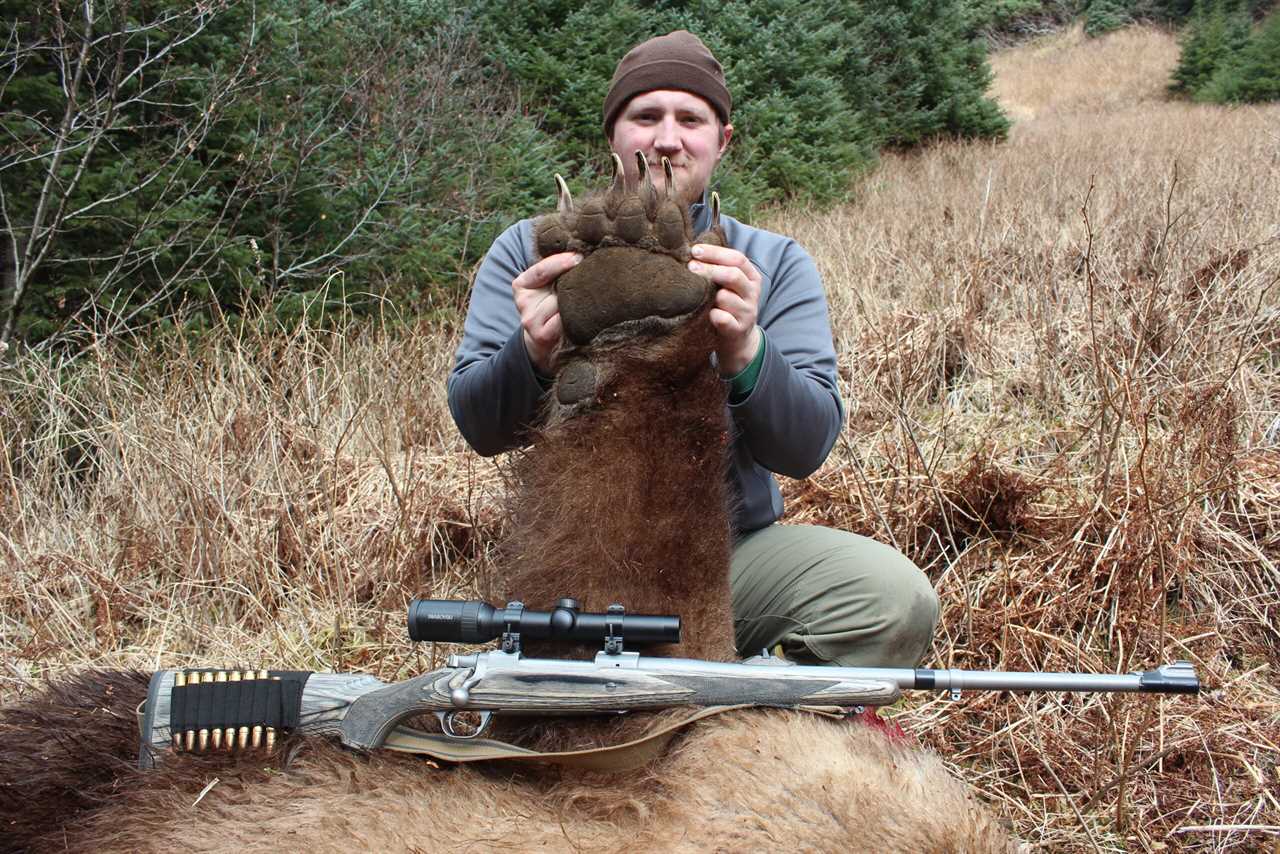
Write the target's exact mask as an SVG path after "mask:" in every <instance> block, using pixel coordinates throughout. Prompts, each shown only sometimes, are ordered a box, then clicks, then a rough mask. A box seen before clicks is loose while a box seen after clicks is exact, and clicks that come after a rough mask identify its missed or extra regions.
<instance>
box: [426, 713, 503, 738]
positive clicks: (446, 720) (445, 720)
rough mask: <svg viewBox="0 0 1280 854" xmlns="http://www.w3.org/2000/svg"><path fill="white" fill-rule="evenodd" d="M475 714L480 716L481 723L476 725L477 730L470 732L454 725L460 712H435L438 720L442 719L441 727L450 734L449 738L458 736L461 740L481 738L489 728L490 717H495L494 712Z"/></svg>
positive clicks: (445, 732) (446, 733)
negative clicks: (465, 731)
mask: <svg viewBox="0 0 1280 854" xmlns="http://www.w3.org/2000/svg"><path fill="white" fill-rule="evenodd" d="M475 714H477V715H479V716H480V723H479V724H477V725H476V728H475V731H474V732H470V733H462V732H458V731H457V730H456V729H454V726H453V722H454V718H456V717H457V715H458V712H455V711H447V712H436V713H435V715H436V720H438V721H440V729H442V730H443V731H444V734H445V735H447V736H449V738H456V739H458V740H459V741H466V740H467V739H471V738H479V737H480V736H481V735H482V734H483V733H484V731H485V730H487V729H488V728H489V719H490V718H491V717H493V712H476V713H475Z"/></svg>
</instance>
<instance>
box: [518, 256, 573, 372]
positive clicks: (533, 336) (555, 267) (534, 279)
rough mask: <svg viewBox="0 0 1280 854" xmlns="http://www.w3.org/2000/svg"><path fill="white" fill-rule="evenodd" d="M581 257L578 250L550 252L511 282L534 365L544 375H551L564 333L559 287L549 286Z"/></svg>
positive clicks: (530, 359)
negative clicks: (552, 253) (557, 347)
mask: <svg viewBox="0 0 1280 854" xmlns="http://www.w3.org/2000/svg"><path fill="white" fill-rule="evenodd" d="M581 260H582V256H581V255H579V254H577V253H576V252H560V253H558V254H556V255H548V256H547V257H546V258H543V259H542V260H541V261H539V262H538V263H536V264H534V265H533V266H532V267H530V268H529V269H527V270H525V271H524V272H523V273H521V274H520V275H519V276H516V278H515V281H513V282H512V283H511V290H512V293H513V294H514V296H515V300H516V311H518V312H520V327H521V329H523V330H524V348H525V350H527V351H528V352H529V361H531V362H533V367H534V368H535V369H536V370H537V371H538V372H539V373H541V374H542V375H543V376H550V375H551V357H552V355H553V354H554V353H555V349H556V345H557V344H559V343H560V335H561V334H562V332H563V329H562V328H561V325H560V304H559V303H558V302H557V301H556V292H555V290H554V289H553V288H551V287H549V286H550V285H551V284H553V283H554V282H555V280H556V279H558V278H560V276H561V275H563V274H564V273H566V272H568V271H569V270H572V269H573V268H574V267H576V266H577V265H578V262H579V261H581Z"/></svg>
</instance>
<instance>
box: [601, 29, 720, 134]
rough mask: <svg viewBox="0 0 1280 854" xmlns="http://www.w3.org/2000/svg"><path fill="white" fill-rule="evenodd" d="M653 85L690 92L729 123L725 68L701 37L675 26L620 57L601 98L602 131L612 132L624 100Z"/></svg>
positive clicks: (646, 90)
mask: <svg viewBox="0 0 1280 854" xmlns="http://www.w3.org/2000/svg"><path fill="white" fill-rule="evenodd" d="M655 89H677V90H679V91H681V92H692V93H693V94H695V95H698V96H700V97H701V98H703V99H705V100H706V101H707V103H709V104H710V105H711V106H712V108H713V109H715V111H716V115H718V116H719V117H720V121H722V122H724V123H725V124H728V123H729V108H730V107H731V106H732V105H733V100H732V99H731V98H730V97H729V89H728V87H726V86H725V83H724V69H722V68H721V67H720V63H719V62H716V58H715V57H714V56H712V55H711V51H709V50H707V46H706V45H704V44H703V43H702V40H701V39H699V38H698V37H697V36H695V35H694V34H693V33H691V32H689V31H688V30H676V31H675V32H673V33H667V34H666V35H665V36H658V37H657V38H652V39H649V40H648V41H647V42H641V43H640V44H638V45H636V46H635V47H633V48H631V50H630V51H629V52H628V53H627V55H626V56H624V57H622V61H621V62H619V63H618V68H617V70H616V71H614V72H613V81H612V82H611V83H610V84H609V94H608V95H606V96H605V99H604V132H605V135H606V136H612V135H613V122H614V120H615V119H617V118H618V113H620V112H622V108H623V107H625V106H626V104H627V101H630V100H631V99H632V98H634V97H635V96H636V95H639V94H641V93H643V92H652V91H653V90H655Z"/></svg>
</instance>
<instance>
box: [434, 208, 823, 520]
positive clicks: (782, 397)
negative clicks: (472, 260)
mask: <svg viewBox="0 0 1280 854" xmlns="http://www.w3.org/2000/svg"><path fill="white" fill-rule="evenodd" d="M690 213H691V215H692V217H693V222H694V233H695V234H699V233H701V232H702V231H704V230H705V229H706V228H707V227H708V226H709V224H710V212H709V210H708V209H707V207H706V205H704V204H695V205H693V207H692V208H691V209H690ZM720 222H721V225H722V227H723V228H724V233H725V237H726V238H728V243H729V245H730V246H731V247H733V248H734V249H737V250H738V251H739V252H742V253H743V254H744V255H746V256H747V258H749V259H750V260H751V263H752V264H754V265H755V266H756V269H758V270H759V271H760V274H761V279H762V287H761V293H760V310H759V318H758V323H759V325H760V327H761V329H762V330H763V331H764V339H765V354H764V362H763V364H762V365H761V367H760V373H759V376H758V377H757V378H756V383H755V386H754V387H753V388H752V389H751V392H750V394H748V395H747V396H746V397H745V398H744V399H741V400H739V401H737V402H736V403H733V404H730V405H729V417H730V422H731V424H732V425H733V430H734V439H733V446H732V450H731V456H732V458H731V462H730V466H729V473H728V477H729V487H730V490H731V494H732V495H733V496H734V498H735V499H736V509H735V511H734V520H733V521H734V528H735V531H736V533H738V534H743V533H746V532H749V531H754V530H756V529H757V528H762V527H764V526H765V525H768V524H771V523H772V522H775V521H777V519H778V518H779V517H780V516H781V515H782V495H781V493H780V492H779V491H778V484H777V482H776V481H775V480H774V478H773V474H772V473H774V472H776V473H778V474H782V475H786V476H788V477H797V478H798V477H806V476H808V475H809V474H811V473H812V472H813V471H814V470H815V469H817V468H818V466H820V465H821V464H822V461H823V460H825V459H826V457H827V454H828V453H830V451H831V447H832V445H834V444H835V440H836V436H837V435H838V434H839V431H840V426H841V424H842V423H843V420H844V408H843V404H842V402H841V400H840V393H839V391H838V389H837V387H836V354H835V348H834V346H833V345H832V341H831V324H830V320H829V317H828V314H827V300H826V295H825V294H824V292H823V289H822V280H821V278H820V277H819V276H818V269H817V267H816V266H815V265H814V263H813V259H812V258H810V257H809V255H808V253H806V252H805V251H804V250H803V249H801V248H800V246H799V244H797V243H796V242H795V241H794V240H791V239H790V238H787V237H783V236H782V235H779V234H773V233H772V232H768V231H764V230H762V229H759V228H752V227H751V226H749V225H743V224H742V223H740V222H738V221H737V220H735V219H733V218H732V217H729V216H723V215H722V216H721V218H720ZM536 260H537V254H536V252H535V251H534V247H533V228H532V220H522V221H521V222H518V223H516V224H515V225H513V226H511V227H510V228H508V229H507V230H506V231H505V232H503V233H502V235H501V236H500V237H499V238H498V239H497V240H496V241H494V244H493V246H492V247H491V248H490V249H489V254H488V255H486V256H485V259H484V261H483V262H482V263H481V265H480V270H479V272H478V273H477V275H476V281H475V286H474V287H473V289H472V291H471V304H470V307H469V308H468V310H467V321H466V326H465V329H464V332H463V338H462V344H461V345H460V346H459V347H458V353H457V357H456V360H455V363H454V367H453V371H452V372H451V373H450V374H449V382H448V391H449V410H450V412H452V413H453V420H454V421H455V422H456V423H457V425H458V429H459V430H460V431H461V432H462V435H463V437H465V438H466V440H467V442H468V443H470V445H471V447H473V448H475V450H476V451H477V452H479V453H480V454H483V455H484V456H491V455H493V454H498V453H501V452H503V451H507V450H511V449H512V448H515V447H519V446H520V445H521V444H522V443H523V441H524V437H525V435H526V430H527V428H528V426H529V425H530V424H531V422H532V421H533V420H534V419H535V418H536V417H537V414H538V411H539V406H540V404H541V402H542V398H543V395H544V394H546V388H545V387H544V386H543V384H542V383H541V382H540V381H539V380H538V377H537V375H536V374H535V373H534V371H533V365H532V363H531V362H530V361H529V356H528V353H526V351H525V347H524V336H523V335H522V334H521V330H520V315H519V313H518V312H517V311H516V307H515V299H514V297H513V295H512V291H511V282H512V280H514V279H515V278H516V276H518V275H520V273H522V272H523V271H524V270H526V269H528V267H529V266H530V265H531V264H532V263H533V262H534V261H536Z"/></svg>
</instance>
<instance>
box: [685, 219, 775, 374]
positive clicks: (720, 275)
mask: <svg viewBox="0 0 1280 854" xmlns="http://www.w3.org/2000/svg"><path fill="white" fill-rule="evenodd" d="M692 251H693V257H694V258H695V259H697V260H695V261H690V262H689V269H690V270H692V271H693V272H695V273H697V274H698V275H700V276H703V277H704V278H706V279H708V280H709V281H711V282H714V283H715V284H717V285H719V287H718V288H717V289H716V295H715V306H714V307H713V308H712V309H711V315H710V316H711V325H712V326H713V327H715V330H716V338H717V339H718V340H719V346H717V347H716V359H717V361H719V363H720V375H721V376H724V377H731V376H733V375H734V374H738V373H741V372H742V370H743V369H744V368H746V366H747V365H749V364H751V360H752V359H754V358H755V357H756V353H758V352H759V351H760V337H761V334H762V333H761V332H760V327H759V326H757V325H756V320H757V319H758V317H759V314H760V271H759V270H757V269H756V268H755V265H754V264H752V263H751V262H750V261H748V260H747V256H746V255H743V254H742V253H741V252H739V251H738V250H736V249H729V248H727V247H724V246H712V245H710V244H707V243H698V244H695V245H694V246H693V250H692Z"/></svg>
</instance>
